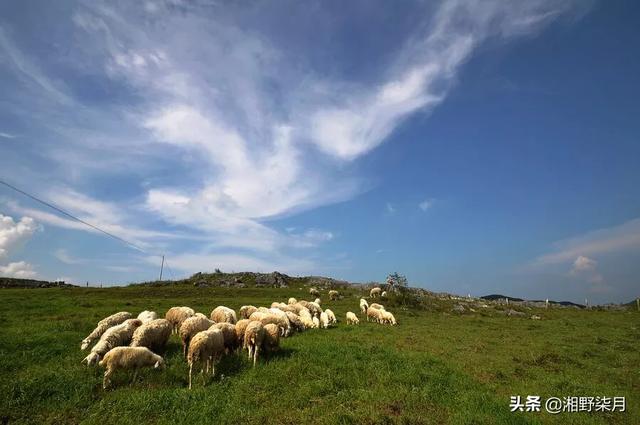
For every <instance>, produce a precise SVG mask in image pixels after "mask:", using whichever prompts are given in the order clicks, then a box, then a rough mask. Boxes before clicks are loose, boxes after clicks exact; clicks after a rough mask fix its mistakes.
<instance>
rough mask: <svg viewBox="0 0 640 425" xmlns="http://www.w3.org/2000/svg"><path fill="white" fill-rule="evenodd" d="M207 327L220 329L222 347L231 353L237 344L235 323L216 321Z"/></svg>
mask: <svg viewBox="0 0 640 425" xmlns="http://www.w3.org/2000/svg"><path fill="white" fill-rule="evenodd" d="M209 329H220V331H222V336H223V338H224V348H225V349H226V350H227V352H228V353H232V352H234V351H235V350H236V347H237V344H238V339H237V336H236V325H233V324H231V323H226V322H223V323H216V324H214V325H212V326H211V327H210V328H209Z"/></svg>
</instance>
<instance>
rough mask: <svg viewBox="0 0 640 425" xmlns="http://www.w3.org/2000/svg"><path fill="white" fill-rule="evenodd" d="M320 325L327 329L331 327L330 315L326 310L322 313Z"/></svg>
mask: <svg viewBox="0 0 640 425" xmlns="http://www.w3.org/2000/svg"><path fill="white" fill-rule="evenodd" d="M320 327H321V328H322V329H327V328H328V327H329V317H328V316H327V313H325V312H324V311H323V312H322V313H320Z"/></svg>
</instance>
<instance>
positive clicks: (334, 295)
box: [329, 289, 340, 301]
mask: <svg viewBox="0 0 640 425" xmlns="http://www.w3.org/2000/svg"><path fill="white" fill-rule="evenodd" d="M339 295H340V294H339V293H338V291H336V290H334V289H332V290H331V291H329V299H330V300H331V301H335V300H337V299H338V296H339Z"/></svg>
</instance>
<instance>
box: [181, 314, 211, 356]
mask: <svg viewBox="0 0 640 425" xmlns="http://www.w3.org/2000/svg"><path fill="white" fill-rule="evenodd" d="M214 323H215V322H214V321H213V320H209V318H208V317H207V316H205V315H204V314H202V313H196V315H195V316H193V317H189V318H188V319H187V320H185V321H184V322H182V325H181V326H180V330H179V331H178V334H179V335H180V340H181V341H182V354H183V355H184V356H185V357H187V353H188V352H189V343H190V342H191V339H192V338H193V337H194V336H195V334H197V333H198V332H202V331H206V330H207V329H209V328H210V327H211V325H213V324H214Z"/></svg>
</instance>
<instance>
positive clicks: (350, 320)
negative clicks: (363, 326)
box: [347, 311, 360, 325]
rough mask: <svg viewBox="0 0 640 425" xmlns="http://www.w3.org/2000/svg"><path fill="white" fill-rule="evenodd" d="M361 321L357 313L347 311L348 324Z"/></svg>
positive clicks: (355, 323)
mask: <svg viewBox="0 0 640 425" xmlns="http://www.w3.org/2000/svg"><path fill="white" fill-rule="evenodd" d="M359 323H360V320H359V319H358V316H356V315H355V313H353V312H351V311H348V312H347V325H357V324H359Z"/></svg>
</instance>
